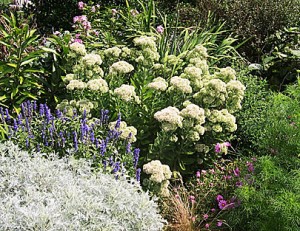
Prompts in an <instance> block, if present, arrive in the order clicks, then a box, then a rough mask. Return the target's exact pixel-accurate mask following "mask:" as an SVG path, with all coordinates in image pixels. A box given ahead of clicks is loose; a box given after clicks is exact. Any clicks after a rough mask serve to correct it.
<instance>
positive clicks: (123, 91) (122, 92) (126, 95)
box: [114, 84, 140, 103]
mask: <svg viewBox="0 0 300 231" xmlns="http://www.w3.org/2000/svg"><path fill="white" fill-rule="evenodd" d="M114 94H115V95H117V96H118V97H120V98H121V99H122V100H124V101H125V102H130V101H135V102H136V103H140V100H139V97H138V96H137V95H136V93H135V91H134V86H131V85H127V84H122V85H121V87H118V88H116V89H115V90H114Z"/></svg>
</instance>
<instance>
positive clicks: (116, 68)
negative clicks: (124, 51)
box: [109, 61, 134, 75]
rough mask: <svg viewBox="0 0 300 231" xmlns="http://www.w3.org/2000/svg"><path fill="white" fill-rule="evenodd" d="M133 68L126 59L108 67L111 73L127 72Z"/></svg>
mask: <svg viewBox="0 0 300 231" xmlns="http://www.w3.org/2000/svg"><path fill="white" fill-rule="evenodd" d="M133 70H134V67H133V66H132V65H131V64H130V63H128V62H126V61H118V62H116V63H114V64H113V65H112V66H111V67H110V68H109V73H110V74H112V75H118V74H128V73H130V72H132V71H133Z"/></svg>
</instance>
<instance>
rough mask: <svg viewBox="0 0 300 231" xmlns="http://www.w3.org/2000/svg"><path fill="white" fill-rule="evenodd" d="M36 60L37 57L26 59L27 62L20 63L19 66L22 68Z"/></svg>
mask: <svg viewBox="0 0 300 231" xmlns="http://www.w3.org/2000/svg"><path fill="white" fill-rule="evenodd" d="M36 59H37V57H35V58H31V59H28V60H26V61H24V62H22V63H21V66H24V65H26V64H28V63H31V62H33V61H34V60H36Z"/></svg>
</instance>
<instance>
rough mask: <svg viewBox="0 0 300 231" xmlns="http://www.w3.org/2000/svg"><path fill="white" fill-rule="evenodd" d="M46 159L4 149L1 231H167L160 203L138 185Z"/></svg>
mask: <svg viewBox="0 0 300 231" xmlns="http://www.w3.org/2000/svg"><path fill="white" fill-rule="evenodd" d="M46 156H47V158H44V157H45V154H41V153H36V152H31V153H28V152H26V151H22V150H20V148H18V147H17V146H16V145H14V144H13V143H12V142H6V143H4V144H3V143H2V144H0V166H1V167H0V170H1V171H0V176H1V177H0V217H1V219H0V228H1V230H91V231H92V230H108V231H109V230H150V231H151V230H152V231H158V230H162V228H163V226H164V220H163V219H162V217H161V216H160V215H159V214H158V207H157V205H156V203H155V202H154V201H153V200H150V198H149V195H148V194H147V193H145V192H143V191H142V190H141V188H140V186H139V184H137V183H136V182H133V181H132V182H128V181H126V180H124V179H120V180H115V179H114V178H113V176H111V175H105V174H103V173H98V174H94V173H92V171H91V167H90V164H89V163H88V162H86V161H75V160H74V159H66V158H64V159H57V156H56V155H52V154H50V155H46Z"/></svg>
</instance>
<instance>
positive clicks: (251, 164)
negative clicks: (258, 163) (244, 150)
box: [246, 161, 254, 172]
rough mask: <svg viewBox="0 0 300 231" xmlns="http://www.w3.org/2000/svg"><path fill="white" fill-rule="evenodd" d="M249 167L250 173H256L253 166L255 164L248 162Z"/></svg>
mask: <svg viewBox="0 0 300 231" xmlns="http://www.w3.org/2000/svg"><path fill="white" fill-rule="evenodd" d="M246 165H247V167H248V171H249V172H254V166H253V163H252V162H248V161H247V164H246Z"/></svg>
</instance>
